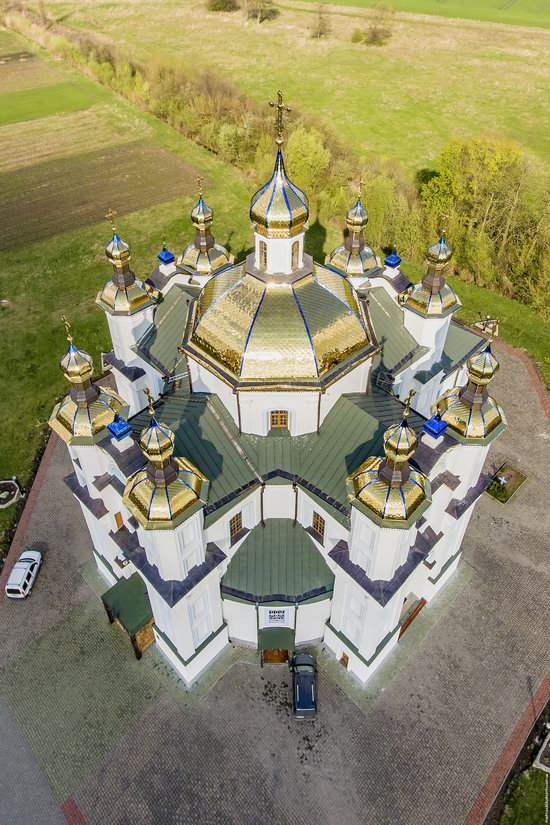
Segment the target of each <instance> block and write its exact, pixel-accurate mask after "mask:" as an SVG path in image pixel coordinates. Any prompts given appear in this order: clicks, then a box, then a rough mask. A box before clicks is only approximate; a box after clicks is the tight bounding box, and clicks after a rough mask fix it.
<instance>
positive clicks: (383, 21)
mask: <svg viewBox="0 0 550 825" xmlns="http://www.w3.org/2000/svg"><path fill="white" fill-rule="evenodd" d="M392 30H393V9H392V7H391V6H388V5H387V4H386V3H377V4H376V5H375V6H373V8H372V15H371V17H370V18H369V24H368V26H367V30H366V32H365V37H364V41H363V42H364V43H366V45H367V46H383V45H384V43H387V42H388V40H389V39H390V37H391V36H392Z"/></svg>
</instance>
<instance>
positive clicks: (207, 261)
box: [178, 243, 232, 275]
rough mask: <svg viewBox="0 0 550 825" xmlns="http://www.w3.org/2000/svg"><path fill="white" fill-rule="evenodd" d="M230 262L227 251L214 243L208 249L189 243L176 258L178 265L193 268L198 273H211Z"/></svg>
mask: <svg viewBox="0 0 550 825" xmlns="http://www.w3.org/2000/svg"><path fill="white" fill-rule="evenodd" d="M231 262H232V259H231V256H230V254H229V252H228V251H227V249H225V247H223V246H221V245H220V244H217V243H215V244H214V246H212V247H211V248H210V249H198V248H197V247H196V246H195V244H194V243H190V244H189V246H187V247H186V248H185V250H184V252H183V255H182V256H181V258H180V259H179V260H178V266H185V267H187V268H188V269H193V270H195V272H196V273H197V274H198V275H213V274H214V273H215V272H218V271H219V270H220V269H221V268H222V267H224V266H228V265H229V264H231Z"/></svg>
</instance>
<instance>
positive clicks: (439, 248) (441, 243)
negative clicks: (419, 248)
mask: <svg viewBox="0 0 550 825" xmlns="http://www.w3.org/2000/svg"><path fill="white" fill-rule="evenodd" d="M452 256H453V250H452V249H451V247H450V246H449V245H448V244H447V242H446V240H445V238H444V236H443V235H442V236H441V237H440V239H439V240H438V241H437V242H436V243H434V244H432V246H429V247H428V251H427V252H426V258H427V259H428V261H430V263H433V264H441V265H443V264H446V263H448V262H449V261H450V260H451V258H452Z"/></svg>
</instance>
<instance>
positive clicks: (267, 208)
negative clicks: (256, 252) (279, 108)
mask: <svg viewBox="0 0 550 825" xmlns="http://www.w3.org/2000/svg"><path fill="white" fill-rule="evenodd" d="M308 218H309V205H308V200H307V197H306V196H305V195H304V193H303V192H302V190H301V189H299V188H298V187H297V186H296V185H295V184H294V183H292V181H291V180H290V178H289V177H288V175H287V173H286V171H285V163H284V160H283V153H282V152H281V149H280V148H279V149H278V151H277V158H276V160H275V168H274V169H273V174H272V175H271V177H270V178H269V180H268V182H267V183H264V185H263V186H262V187H260V189H258V191H257V192H256V193H255V194H254V195H253V196H252V200H251V202H250V219H251V220H252V223H253V224H254V225H255V229H256V232H259V233H260V234H261V235H265V236H266V237H268V238H289V237H292V236H294V235H297V234H298V233H299V232H303V231H304V228H305V225H306V223H307V219H308Z"/></svg>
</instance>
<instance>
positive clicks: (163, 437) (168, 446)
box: [139, 416, 174, 463]
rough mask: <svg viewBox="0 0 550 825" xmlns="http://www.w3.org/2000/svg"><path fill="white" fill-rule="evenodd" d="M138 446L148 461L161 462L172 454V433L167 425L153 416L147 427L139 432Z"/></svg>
mask: <svg viewBox="0 0 550 825" xmlns="http://www.w3.org/2000/svg"><path fill="white" fill-rule="evenodd" d="M139 446H140V447H141V449H142V451H143V454H144V455H145V456H146V457H147V458H148V459H149V461H151V462H153V463H155V462H162V461H166V460H167V459H169V458H170V456H171V455H172V453H173V452H174V433H173V431H172V430H171V429H170V427H169V426H168V425H167V424H163V423H162V422H160V423H159V422H158V421H157V420H156V418H155V417H154V416H153V417H152V418H151V422H150V424H149V426H148V427H145V428H144V429H143V430H142V431H141V436H140V439H139Z"/></svg>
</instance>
